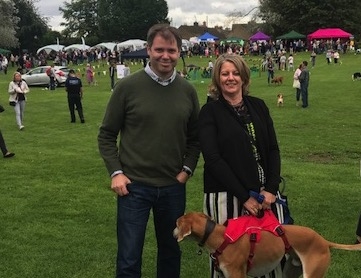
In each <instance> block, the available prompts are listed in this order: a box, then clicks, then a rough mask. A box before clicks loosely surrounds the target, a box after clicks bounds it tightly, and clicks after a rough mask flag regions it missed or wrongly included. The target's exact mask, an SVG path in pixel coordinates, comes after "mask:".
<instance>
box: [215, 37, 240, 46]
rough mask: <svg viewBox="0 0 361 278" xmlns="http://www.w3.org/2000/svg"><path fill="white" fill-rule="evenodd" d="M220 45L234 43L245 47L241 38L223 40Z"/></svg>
mask: <svg viewBox="0 0 361 278" xmlns="http://www.w3.org/2000/svg"><path fill="white" fill-rule="evenodd" d="M219 43H220V45H223V44H226V43H233V44H239V45H243V43H244V40H243V39H241V38H227V39H223V40H221V41H220V42H219Z"/></svg>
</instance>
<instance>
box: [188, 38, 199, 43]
mask: <svg viewBox="0 0 361 278" xmlns="http://www.w3.org/2000/svg"><path fill="white" fill-rule="evenodd" d="M189 41H190V43H193V44H195V43H199V42H200V40H199V39H198V37H191V38H189Z"/></svg>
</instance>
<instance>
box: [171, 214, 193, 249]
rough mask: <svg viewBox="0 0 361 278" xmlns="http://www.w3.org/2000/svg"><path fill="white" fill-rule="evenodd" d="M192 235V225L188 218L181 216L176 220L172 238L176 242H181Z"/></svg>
mask: <svg viewBox="0 0 361 278" xmlns="http://www.w3.org/2000/svg"><path fill="white" fill-rule="evenodd" d="M191 233H192V223H191V220H190V217H187V214H185V215H183V216H181V217H179V218H178V220H177V227H176V228H175V229H174V236H175V237H176V238H177V241H178V242H180V241H182V240H183V239H184V238H185V237H186V236H189V235H190V234H191Z"/></svg>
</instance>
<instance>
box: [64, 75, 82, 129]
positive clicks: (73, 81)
mask: <svg viewBox="0 0 361 278" xmlns="http://www.w3.org/2000/svg"><path fill="white" fill-rule="evenodd" d="M65 90H66V91H67V92H68V105H69V111H70V118H71V122H72V123H75V107H76V110H78V114H79V118H80V121H81V123H82V124H83V123H85V120H84V115H83V106H82V103H81V99H82V98H83V85H82V83H81V80H80V79H79V78H78V77H76V75H75V71H74V70H73V69H71V70H69V75H68V78H67V79H66V81H65Z"/></svg>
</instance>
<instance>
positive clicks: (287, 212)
mask: <svg viewBox="0 0 361 278" xmlns="http://www.w3.org/2000/svg"><path fill="white" fill-rule="evenodd" d="M283 181H284V180H283ZM249 195H250V196H251V197H253V198H255V199H256V200H257V202H258V203H260V204H262V203H263V201H264V195H262V194H259V193H258V192H256V191H252V190H251V191H250V192H249ZM276 203H277V204H280V205H281V206H282V207H283V209H284V221H283V223H282V224H292V223H290V222H291V215H290V210H289V208H288V205H287V203H286V202H285V201H283V200H281V199H280V198H278V197H276Z"/></svg>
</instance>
